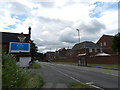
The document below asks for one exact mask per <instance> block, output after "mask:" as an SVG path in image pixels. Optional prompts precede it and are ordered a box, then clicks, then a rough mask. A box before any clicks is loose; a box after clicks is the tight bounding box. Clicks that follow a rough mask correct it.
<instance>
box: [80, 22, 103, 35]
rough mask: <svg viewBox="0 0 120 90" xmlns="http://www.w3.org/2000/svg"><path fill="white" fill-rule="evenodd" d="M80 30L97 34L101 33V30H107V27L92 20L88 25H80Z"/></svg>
mask: <svg viewBox="0 0 120 90" xmlns="http://www.w3.org/2000/svg"><path fill="white" fill-rule="evenodd" d="M79 28H80V30H83V31H84V32H87V33H90V34H95V33H98V32H100V30H101V29H105V25H104V24H102V23H100V22H99V21H97V20H92V21H91V22H89V23H88V24H85V23H82V24H80V26H79Z"/></svg>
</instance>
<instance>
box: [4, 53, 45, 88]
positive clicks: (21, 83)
mask: <svg viewBox="0 0 120 90" xmlns="http://www.w3.org/2000/svg"><path fill="white" fill-rule="evenodd" d="M2 59H3V62H2V63H3V66H2V71H3V72H2V88H40V87H42V85H43V80H42V79H41V77H40V76H38V75H36V74H35V73H32V72H31V71H28V70H27V69H23V68H21V67H19V66H17V65H16V61H15V58H14V57H12V56H11V55H9V54H5V53H3V55H2ZM38 78H39V79H41V81H40V80H39V79H38ZM31 79H33V80H34V81H35V82H34V84H33V85H32V86H31V85H29V83H32V82H30V80H31ZM28 82H29V83H28ZM40 84H41V86H40Z"/></svg>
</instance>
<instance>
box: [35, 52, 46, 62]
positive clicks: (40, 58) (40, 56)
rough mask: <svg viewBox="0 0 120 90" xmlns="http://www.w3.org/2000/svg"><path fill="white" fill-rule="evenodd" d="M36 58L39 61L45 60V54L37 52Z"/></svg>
mask: <svg viewBox="0 0 120 90" xmlns="http://www.w3.org/2000/svg"><path fill="white" fill-rule="evenodd" d="M36 59H37V60H39V61H45V55H44V54H43V53H37V57H36Z"/></svg>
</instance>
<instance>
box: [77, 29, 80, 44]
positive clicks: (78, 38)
mask: <svg viewBox="0 0 120 90" xmlns="http://www.w3.org/2000/svg"><path fill="white" fill-rule="evenodd" d="M76 30H77V31H78V43H80V33H79V31H80V30H79V29H76Z"/></svg>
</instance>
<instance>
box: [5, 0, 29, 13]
mask: <svg viewBox="0 0 120 90" xmlns="http://www.w3.org/2000/svg"><path fill="white" fill-rule="evenodd" d="M6 4H11V5H12V6H11V8H9V10H10V11H11V13H14V14H27V15H29V14H30V8H28V7H27V6H25V5H23V4H20V3H18V2H8V3H6Z"/></svg>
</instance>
